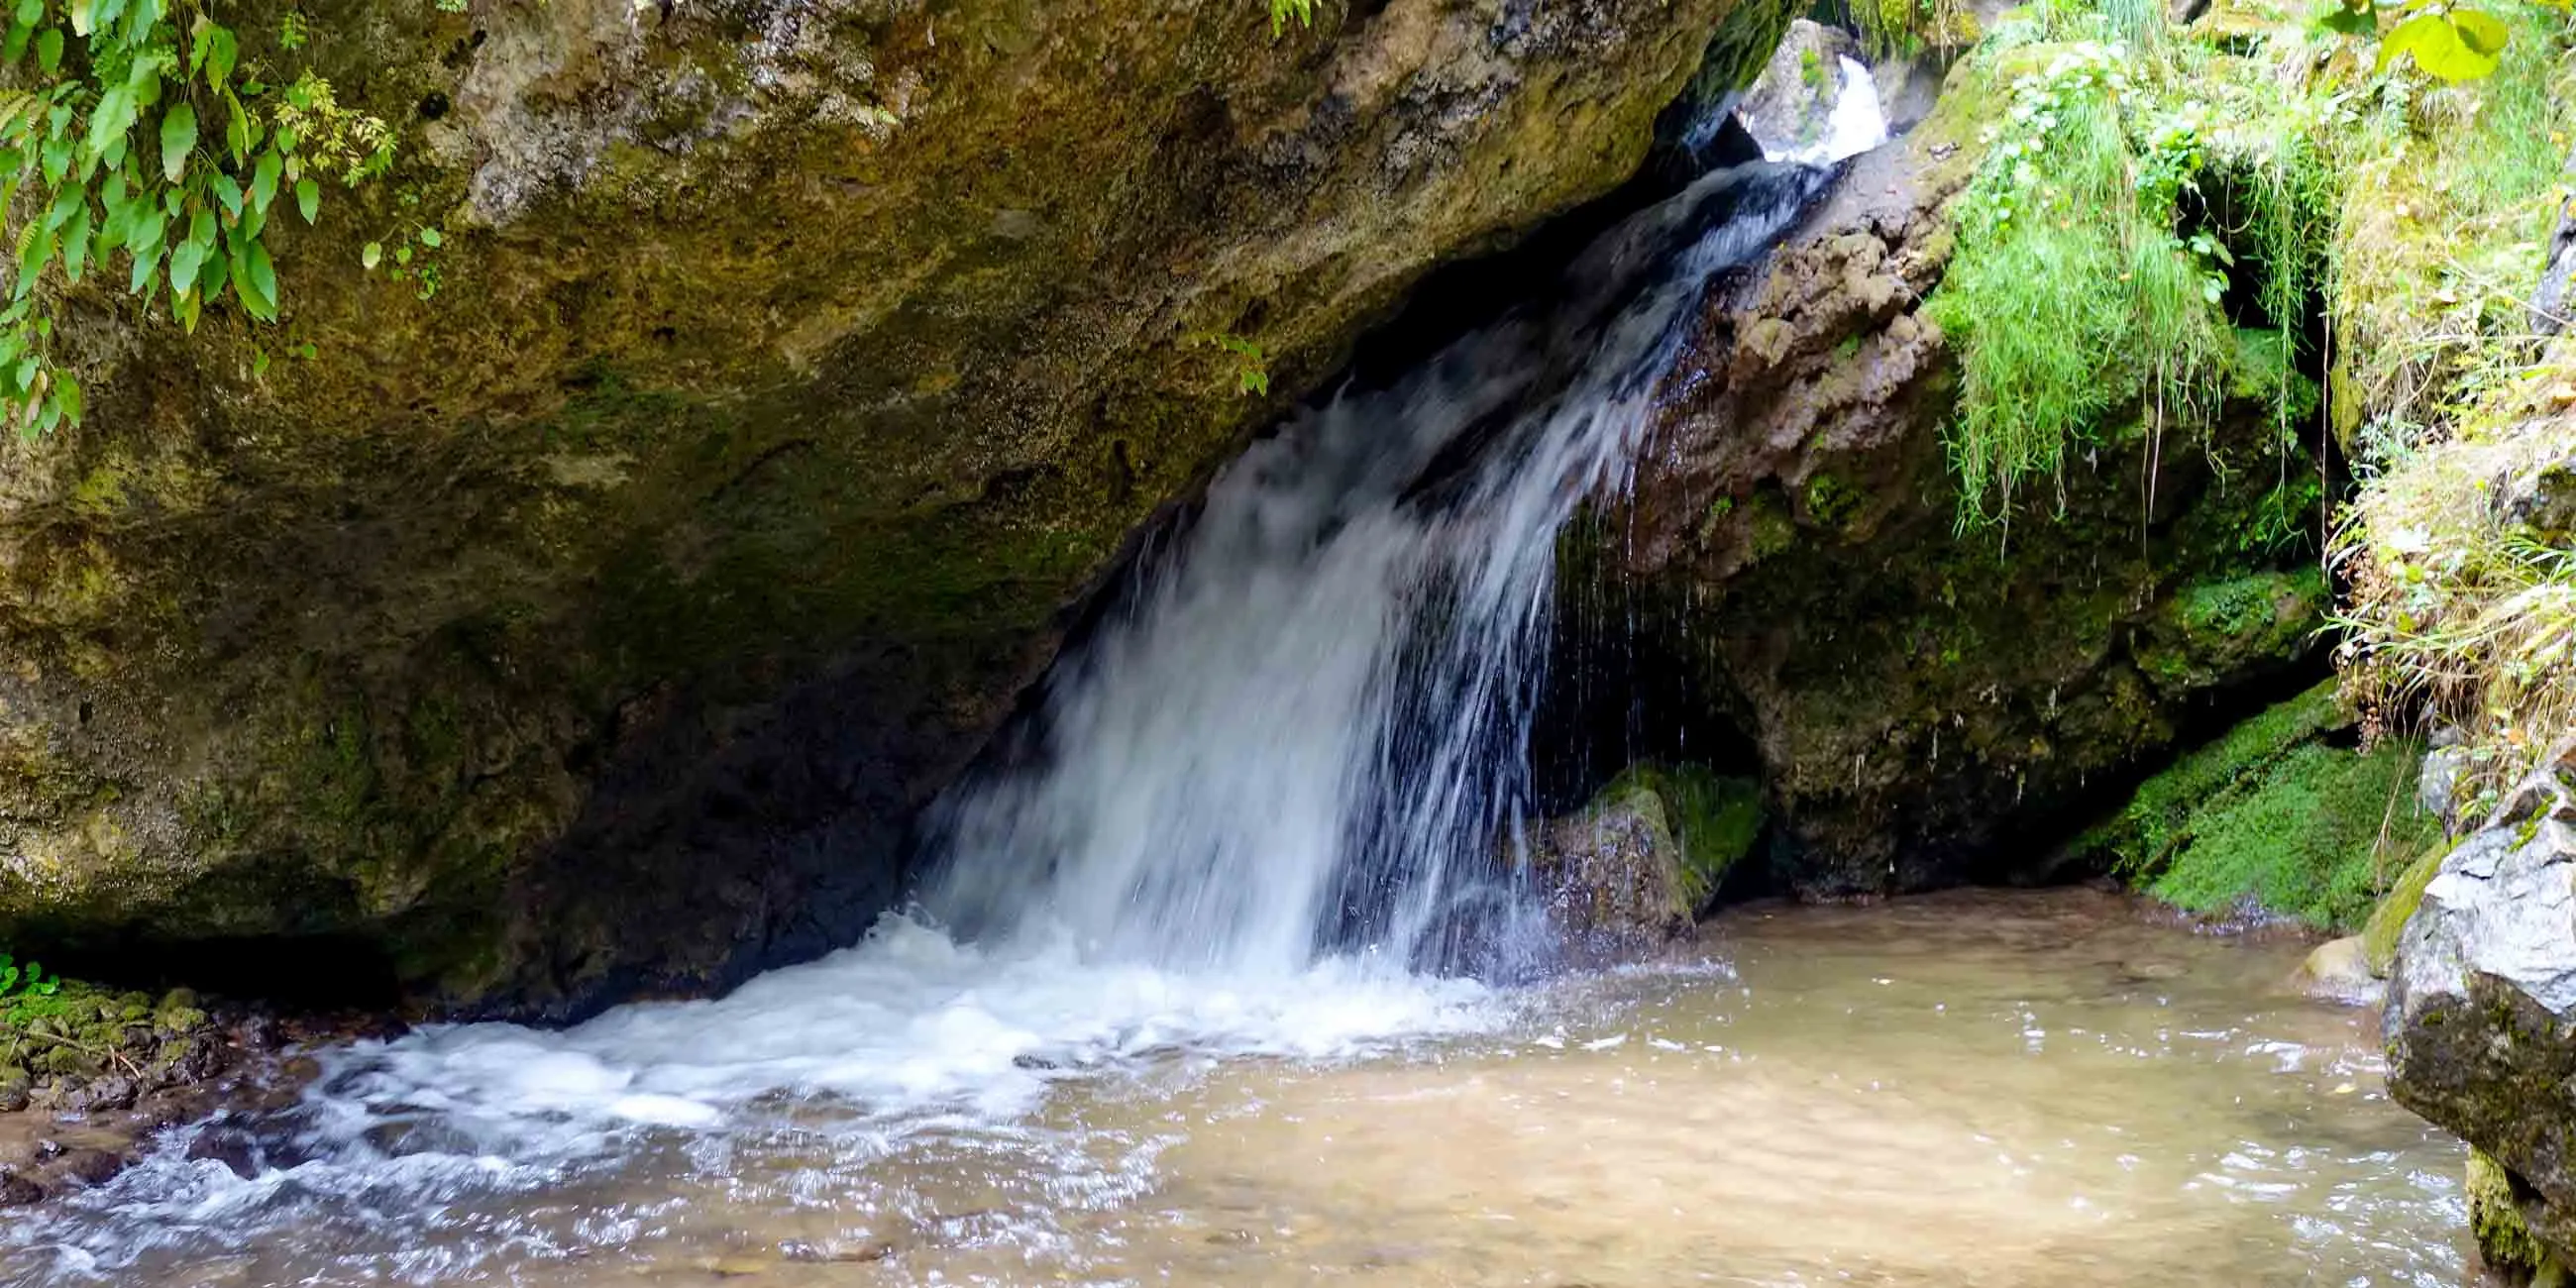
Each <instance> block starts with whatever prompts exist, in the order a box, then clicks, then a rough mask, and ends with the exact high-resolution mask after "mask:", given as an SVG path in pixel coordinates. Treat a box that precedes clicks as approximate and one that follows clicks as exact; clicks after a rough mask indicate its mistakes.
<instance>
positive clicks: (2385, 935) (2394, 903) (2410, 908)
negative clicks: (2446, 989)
mask: <svg viewBox="0 0 2576 1288" xmlns="http://www.w3.org/2000/svg"><path fill="white" fill-rule="evenodd" d="M2450 853H2451V844H2450V840H2449V838H2447V837H2446V838H2444V839H2442V840H2440V841H2436V842H2434V843H2433V844H2432V845H2430V846H2428V847H2426V848H2425V850H2424V852H2423V853H2422V854H2420V855H2417V856H2416V858H2415V861H2414V862H2413V863H2410V864H2407V865H2406V870H2405V871H2404V872H2402V873H2399V874H2398V877H2397V880H2395V881H2394V882H2391V883H2390V884H2389V887H2388V893H2387V894H2384V895H2381V896H2380V898H2379V906H2378V907H2375V908H2373V909H2371V910H2370V921H2369V923H2368V924H2366V925H2364V926H2363V927H2362V929H2361V946H2362V953H2363V955H2364V957H2365V959H2366V960H2368V961H2369V963H2370V973H2371V974H2373V975H2377V976H2379V977H2381V978H2383V979H2385V978H2387V976H2388V972H2389V971H2390V970H2392V969H2394V968H2395V967H2396V965H2397V941H2398V940H2399V939H2400V938H2402V937H2404V935H2405V933H2406V922H2407V919H2408V918H2410V917H2413V916H2414V915H2415V908H2416V905H2418V904H2421V903H2422V902H2424V887H2426V886H2428V885H2431V884H2433V878H2434V877H2436V876H2438V875H2440V874H2441V871H2442V860H2443V859H2445V858H2447V857H2449V856H2450Z"/></svg>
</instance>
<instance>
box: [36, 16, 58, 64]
mask: <svg viewBox="0 0 2576 1288" xmlns="http://www.w3.org/2000/svg"><path fill="white" fill-rule="evenodd" d="M62 65H63V29H62V28H60V27H47V28H45V30H44V32H43V33H42V34H40V35H38V36H37V37H36V66H38V67H41V68H43V69H45V71H46V72H47V73H51V72H52V71H53V70H54V69H55V68H57V67H60V66H62Z"/></svg>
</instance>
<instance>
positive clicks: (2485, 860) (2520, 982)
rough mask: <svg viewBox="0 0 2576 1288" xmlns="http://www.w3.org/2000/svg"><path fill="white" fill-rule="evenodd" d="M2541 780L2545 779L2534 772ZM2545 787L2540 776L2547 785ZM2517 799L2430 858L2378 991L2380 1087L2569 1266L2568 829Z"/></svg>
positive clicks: (2574, 1076) (2574, 929)
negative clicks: (2468, 1149) (2450, 1146)
mask: <svg viewBox="0 0 2576 1288" xmlns="http://www.w3.org/2000/svg"><path fill="white" fill-rule="evenodd" d="M2544 776H2549V775H2544ZM2549 777H2552V778H2553V784H2552V785H2553V786H2554V776H2549ZM2564 801H2565V793H2564V790H2563V788H2559V789H2557V790H2554V791H2544V790H2542V788H2541V784H2539V783H2538V782H2526V783H2525V784H2523V785H2522V787H2521V788H2518V789H2517V791H2516V792H2515V793H2514V796H2513V798H2512V799H2510V800H2509V801H2508V806H2509V808H2507V809H2503V810H2499V811H2498V815H2497V821H2496V823H2495V825H2493V826H2490V827H2488V828H2485V829H2484V830H2481V831H2479V832H2478V833H2476V834H2475V835H2473V836H2471V837H2470V838H2469V839H2468V840H2467V841H2466V842H2465V843H2463V844H2462V845H2460V846H2459V847H2458V848H2457V849H2455V850H2453V851H2452V852H2451V853H2450V855H2449V856H2448V857H2446V858H2444V859H2443V860H2442V864H2441V868H2440V870H2439V872H2438V873H2437V874H2436V875H2435V876H2434V877H2433V879H2432V881H2431V882H2430V883H2428V884H2427V885H2426V886H2425V888H2424V894H2423V898H2422V901H2421V902H2420V903H2419V904H2418V906H2417V908H2416V910H2415V913H2414V915H2413V917H2412V918H2410V919H2409V920H2408V921H2407V923H2406V928H2405V932H2404V934H2403V935H2402V936H2401V938H2400V941H2399V947H2398V953H2397V964H2396V970H2395V972H2394V974H2393V976H2392V977H2391V979H2390V982H2389V1000H2388V1011H2387V1020H2386V1023H2387V1037H2388V1044H2389V1074H2388V1081H2389V1090H2390V1092H2391V1093H2392V1094H2393V1095H2394V1096H2395V1097H2396V1099H2397V1101H2398V1102H2399V1103H2400V1104H2403V1105H2405V1106H2406V1107H2408V1108H2409V1109H2412V1110H2414V1111H2415V1112H2417V1113H2419V1114H2422V1115H2423V1116H2424V1117H2426V1118H2428V1119H2430V1120H2431V1121H2433V1122H2434V1123H2436V1124H2438V1125H2440V1126H2442V1127H2444V1128H2447V1129H2449V1130H2450V1131H2452V1132H2454V1133H2456V1134H2458V1135H2459V1136H2461V1137H2463V1138H2464V1139H2466V1140H2467V1141H2468V1142H2469V1143H2470V1144H2471V1145H2474V1146H2476V1147H2477V1148H2479V1149H2480V1150H2483V1151H2485V1152H2486V1153H2487V1154H2488V1155H2489V1156H2490V1157H2492V1158H2493V1159H2494V1161H2495V1162H2496V1164H2497V1165H2499V1166H2500V1167H2501V1168H2502V1169H2503V1170H2504V1171H2505V1172H2506V1173H2507V1174H2508V1175H2509V1176H2510V1177H2511V1178H2512V1179H2513V1181H2514V1183H2515V1185H2516V1186H2517V1187H2518V1188H2517V1190H2516V1193H2518V1194H2524V1195H2526V1196H2527V1200H2528V1201H2527V1202H2525V1203H2523V1204H2522V1205H2521V1206H2522V1208H2523V1212H2524V1215H2525V1216H2526V1218H2527V1219H2528V1223H2529V1225H2530V1228H2531V1231H2532V1233H2533V1235H2534V1236H2535V1237H2537V1238H2538V1239H2539V1240H2540V1241H2541V1243H2543V1244H2544V1245H2546V1246H2547V1247H2548V1248H2549V1249H2550V1250H2551V1251H2552V1252H2554V1253H2555V1254H2556V1255H2557V1256H2558V1258H2559V1259H2560V1260H2561V1261H2576V1255H2571V1254H2576V1096H2571V1094H2570V1090H2569V1089H2570V1088H2571V1087H2576V825H2571V823H2570V821H2569V820H2568V819H2566V818H2563V817H2559V816H2558V814H2557V811H2556V809H2555V807H2556V806H2558V805H2561V804H2563V803H2564Z"/></svg>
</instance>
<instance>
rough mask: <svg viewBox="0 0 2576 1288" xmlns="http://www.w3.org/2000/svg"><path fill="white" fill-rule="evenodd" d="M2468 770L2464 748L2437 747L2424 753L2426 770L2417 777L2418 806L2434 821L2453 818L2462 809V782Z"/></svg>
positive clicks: (2423, 769) (2421, 771)
mask: <svg viewBox="0 0 2576 1288" xmlns="http://www.w3.org/2000/svg"><path fill="white" fill-rule="evenodd" d="M2468 768H2469V753H2468V749H2467V748H2465V747H2435V748H2433V749H2432V750H2430V751H2427V752H2425V753H2424V765H2423V768H2422V769H2420V770H2418V771H2417V773H2416V776H2415V804H2416V807H2417V808H2419V809H2421V810H2423V811H2424V812H2425V813H2427V814H2430V815H2432V816H2434V817H2435V818H2440V819H2450V818H2452V817H2454V815H2455V814H2456V812H2457V810H2458V808H2459V795H2460V781H2461V778H2462V776H2463V775H2465V774H2466V773H2467V772H2468Z"/></svg>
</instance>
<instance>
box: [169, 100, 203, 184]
mask: <svg viewBox="0 0 2576 1288" xmlns="http://www.w3.org/2000/svg"><path fill="white" fill-rule="evenodd" d="M196 148H197V109H195V108H193V107H190V106H188V105H187V103H185V102H184V101H183V102H178V103H173V104H171V105H170V110H169V111H167V112H165V113H163V114H162V116H161V176H162V177H163V178H165V179H168V180H169V181H170V182H172V183H177V182H178V181H179V176H180V175H183V174H186V173H187V172H188V154H189V153H190V152H193V151H195V150H196Z"/></svg>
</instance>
